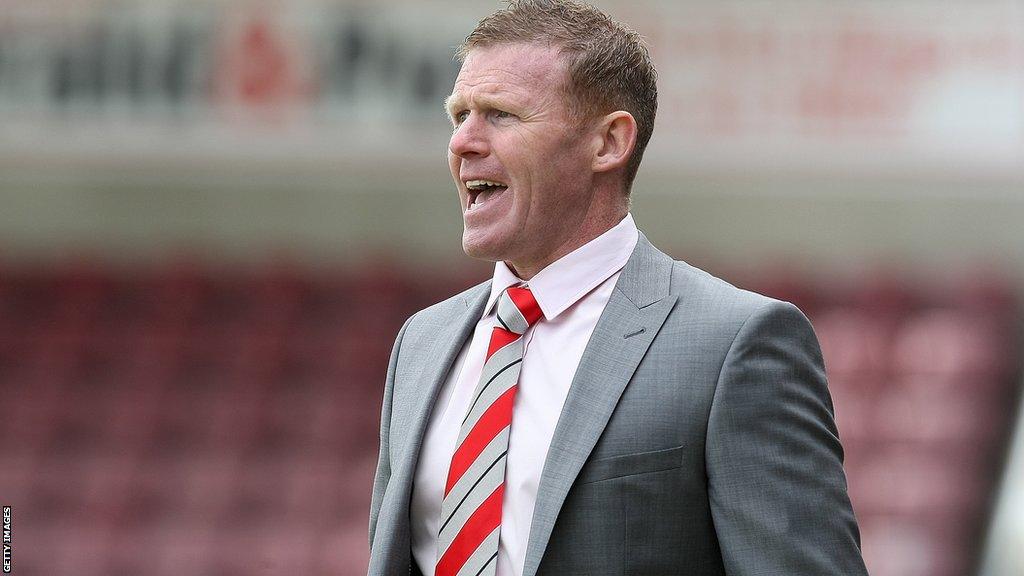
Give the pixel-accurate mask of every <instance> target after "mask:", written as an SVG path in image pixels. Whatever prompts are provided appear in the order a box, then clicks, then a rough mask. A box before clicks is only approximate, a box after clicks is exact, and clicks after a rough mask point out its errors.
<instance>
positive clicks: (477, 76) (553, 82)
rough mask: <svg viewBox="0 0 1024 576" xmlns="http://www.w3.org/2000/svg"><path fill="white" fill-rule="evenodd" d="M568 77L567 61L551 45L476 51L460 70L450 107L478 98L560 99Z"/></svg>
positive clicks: (506, 45)
mask: <svg viewBox="0 0 1024 576" xmlns="http://www.w3.org/2000/svg"><path fill="white" fill-rule="evenodd" d="M567 76H568V75H567V65H566V62H565V58H564V57H563V56H562V54H560V52H559V51H558V50H557V49H555V48H552V47H549V46H542V45H541V46H538V45H533V44H501V45H496V46H486V47H478V48H473V49H472V50H471V51H470V52H469V54H467V55H466V59H465V60H464V61H463V63H462V68H461V69H460V70H459V76H458V78H456V80H455V86H454V87H453V88H452V95H451V96H450V97H449V98H448V104H449V108H450V107H451V105H453V104H461V103H464V102H465V100H468V99H477V98H484V99H486V98H494V97H501V98H511V99H514V100H532V99H544V100H546V99H549V98H560V97H561V96H562V95H563V94H564V92H565V84H566V80H567Z"/></svg>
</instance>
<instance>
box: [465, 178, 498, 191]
mask: <svg viewBox="0 0 1024 576" xmlns="http://www.w3.org/2000/svg"><path fill="white" fill-rule="evenodd" d="M487 186H495V187H498V186H505V184H502V183H501V182H494V181H493V180H469V181H467V182H466V188H469V189H470V190H478V189H480V188H485V187H487Z"/></svg>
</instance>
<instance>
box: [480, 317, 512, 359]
mask: <svg viewBox="0 0 1024 576" xmlns="http://www.w3.org/2000/svg"><path fill="white" fill-rule="evenodd" d="M518 338H519V334H516V333H515V332H510V331H508V330H505V329H504V328H502V327H501V326H495V327H494V330H493V331H492V332H491V343H490V344H489V345H488V346H487V358H485V359H484V362H487V361H488V360H490V359H491V356H493V355H494V353H495V352H497V351H498V350H501V349H502V348H504V347H505V346H508V345H509V344H511V343H513V342H515V341H516V340H517V339H518Z"/></svg>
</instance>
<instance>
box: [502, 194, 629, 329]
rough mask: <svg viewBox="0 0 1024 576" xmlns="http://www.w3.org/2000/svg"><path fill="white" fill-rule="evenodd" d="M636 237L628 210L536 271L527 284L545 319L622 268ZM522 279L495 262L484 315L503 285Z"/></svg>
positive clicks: (563, 308) (504, 287)
mask: <svg viewBox="0 0 1024 576" xmlns="http://www.w3.org/2000/svg"><path fill="white" fill-rule="evenodd" d="M639 238H640V232H639V231H638V230H637V228H636V223H635V222H634V221H633V215H632V214H628V213H627V214H626V217H625V218H623V219H622V220H621V221H620V222H619V223H618V224H616V225H615V226H613V227H612V228H611V229H609V230H608V231H607V232H605V233H604V234H601V235H600V236H598V237H597V238H594V239H593V240H591V241H590V242H587V243H586V244H584V245H583V246H580V247H579V248H577V249H576V250H573V251H572V252H570V253H568V254H566V255H565V256H562V257H561V258H559V259H558V260H555V261H554V262H552V263H551V264H548V265H547V267H545V268H544V269H543V270H541V271H540V272H538V273H537V274H536V275H535V276H534V277H533V278H531V279H530V281H529V282H528V283H527V284H529V286H530V290H531V291H532V292H533V297H534V298H536V299H537V304H539V305H540V309H541V312H543V313H544V319H545V320H548V321H551V320H554V319H555V318H556V317H557V316H558V315H559V314H561V313H562V312H564V311H565V310H566V309H568V308H569V307H570V306H572V305H573V304H575V303H576V302H578V301H579V299H580V298H583V297H584V296H586V295H587V294H588V293H590V291H591V290H593V289H594V288H597V287H598V286H599V285H600V284H601V283H602V282H604V281H605V280H607V279H608V278H609V277H611V275H612V274H615V273H616V272H618V271H619V270H622V267H623V266H625V265H626V261H627V260H629V257H630V255H632V254H633V249H634V248H635V247H636V243H637V240H638V239H639ZM523 282H524V281H523V280H521V279H520V278H519V277H518V276H516V275H515V274H514V273H513V272H512V270H510V269H509V267H508V266H507V265H506V264H505V263H504V262H501V261H499V262H497V263H495V265H494V276H493V278H492V279H491V295H490V297H489V298H488V299H487V306H485V307H484V312H483V316H487V315H488V314H490V313H491V309H492V308H493V307H494V303H495V302H496V301H497V300H498V296H500V295H501V293H502V292H504V291H505V289H506V288H508V287H509V286H515V285H517V284H522V283H523Z"/></svg>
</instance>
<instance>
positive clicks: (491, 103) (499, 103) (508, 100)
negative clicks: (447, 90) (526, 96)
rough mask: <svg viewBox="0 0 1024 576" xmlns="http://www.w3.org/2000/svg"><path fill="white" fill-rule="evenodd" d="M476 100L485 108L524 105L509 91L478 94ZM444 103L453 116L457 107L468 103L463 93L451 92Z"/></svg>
mask: <svg viewBox="0 0 1024 576" xmlns="http://www.w3.org/2000/svg"><path fill="white" fill-rule="evenodd" d="M474 100H475V101H476V104H477V105H478V106H483V107H485V108H509V107H519V106H522V103H521V102H520V101H519V99H517V98H516V96H515V95H514V94H512V93H510V92H507V91H500V92H497V93H490V92H485V93H482V94H477V95H476V97H475V98H474ZM443 105H444V111H445V114H446V115H447V116H448V117H449V118H451V117H453V116H454V114H453V112H454V111H455V109H456V108H461V107H463V106H465V105H466V104H465V100H464V99H463V97H462V95H461V94H451V95H449V96H447V97H446V98H445V99H444V102H443Z"/></svg>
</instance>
